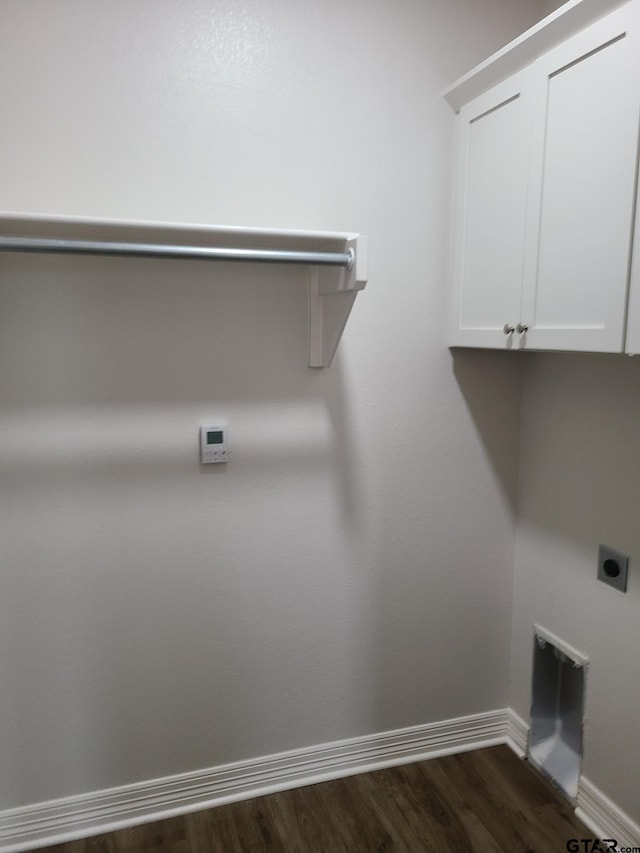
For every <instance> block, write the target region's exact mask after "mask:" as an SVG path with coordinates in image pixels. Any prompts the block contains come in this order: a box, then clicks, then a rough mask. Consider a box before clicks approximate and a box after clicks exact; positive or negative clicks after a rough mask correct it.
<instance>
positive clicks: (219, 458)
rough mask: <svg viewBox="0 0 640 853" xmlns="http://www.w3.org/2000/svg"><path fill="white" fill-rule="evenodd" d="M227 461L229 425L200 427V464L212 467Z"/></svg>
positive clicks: (204, 425) (205, 425)
mask: <svg viewBox="0 0 640 853" xmlns="http://www.w3.org/2000/svg"><path fill="white" fill-rule="evenodd" d="M227 461H228V459H227V425H226V424H203V425H202V426H201V427H200V462H201V463H202V465H211V464H213V463H216V462H227Z"/></svg>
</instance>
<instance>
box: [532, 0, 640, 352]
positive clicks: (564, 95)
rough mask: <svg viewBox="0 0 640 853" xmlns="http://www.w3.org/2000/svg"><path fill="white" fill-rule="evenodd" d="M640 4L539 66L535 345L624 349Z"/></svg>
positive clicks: (639, 94)
mask: <svg viewBox="0 0 640 853" xmlns="http://www.w3.org/2000/svg"><path fill="white" fill-rule="evenodd" d="M639 10H640V6H639V4H638V2H635V0H634V2H633V3H630V4H628V5H627V6H624V7H623V8H622V9H620V10H619V11H617V12H615V13H613V14H611V15H609V16H607V17H606V18H604V19H603V20H602V21H600V22H598V23H597V24H595V25H593V26H591V27H589V28H588V29H586V30H584V31H583V32H582V33H580V34H579V35H577V36H575V37H574V38H572V39H570V40H569V41H567V42H565V43H563V44H562V45H560V46H559V47H557V48H555V49H554V50H552V51H550V52H549V53H548V54H546V55H545V56H544V57H542V58H541V59H540V60H538V61H537V62H536V64H535V68H536V71H537V73H536V100H535V107H534V123H533V127H534V136H533V140H532V150H531V156H532V173H531V174H532V181H531V183H530V187H529V200H528V203H529V205H530V207H529V229H528V234H527V244H526V260H525V282H524V288H523V306H522V315H521V322H522V323H523V324H526V325H527V326H528V328H529V331H528V332H527V334H526V337H525V338H524V342H526V346H527V348H536V349H538V348H539V349H562V350H587V351H592V352H593V351H595V352H620V351H621V350H622V349H623V341H624V326H625V308H626V297H627V285H628V275H629V253H630V241H631V229H632V222H633V208H634V188H635V180H636V167H637V155H638V119H639V107H640V61H639V60H640V43H639V40H638V29H639V26H638V24H639V23H640V15H639ZM534 175H535V176H537V179H536V180H534V179H533V176H534Z"/></svg>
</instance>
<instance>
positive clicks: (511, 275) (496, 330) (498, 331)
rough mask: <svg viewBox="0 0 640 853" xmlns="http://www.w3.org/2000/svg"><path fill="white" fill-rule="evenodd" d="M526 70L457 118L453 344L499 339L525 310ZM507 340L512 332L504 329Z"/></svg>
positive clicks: (528, 95) (492, 344) (490, 342)
mask: <svg viewBox="0 0 640 853" xmlns="http://www.w3.org/2000/svg"><path fill="white" fill-rule="evenodd" d="M529 76H530V75H528V74H527V73H524V74H517V75H515V76H514V77H512V78H510V79H509V80H507V81H506V82H505V83H501V84H500V85H498V86H496V87H494V88H493V89H491V90H490V91H489V92H487V93H485V94H484V95H481V96H480V97H479V98H476V99H475V100H473V101H472V102H471V103H469V104H467V105H466V106H464V107H463V108H462V110H461V111H460V115H459V119H458V138H457V152H458V157H457V159H458V165H459V168H458V174H457V182H456V201H455V216H456V221H455V226H454V241H455V242H454V254H453V258H454V260H453V277H454V286H455V288H456V291H457V293H458V294H459V299H458V300H457V302H456V306H455V309H456V310H455V313H454V316H453V317H452V326H451V343H454V344H457V343H459V344H466V345H468V346H487V347H498V346H502V345H503V343H504V341H505V334H504V332H503V327H504V326H505V324H506V323H511V324H512V326H513V327H514V328H515V324H516V323H517V321H518V318H519V316H520V294H521V289H522V272H523V268H522V258H523V253H524V245H525V224H526V208H527V176H528V168H529V167H528V164H529V143H530V116H531V106H532V103H531V92H530V88H528V87H527V79H528V77H529ZM506 338H507V339H508V342H511V339H512V336H511V335H510V334H509V335H506Z"/></svg>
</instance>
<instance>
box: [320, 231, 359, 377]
mask: <svg viewBox="0 0 640 853" xmlns="http://www.w3.org/2000/svg"><path fill="white" fill-rule="evenodd" d="M345 248H346V250H347V251H349V252H351V253H352V254H353V262H352V263H351V264H350V266H348V267H346V268H344V269H335V268H327V267H310V268H309V367H329V365H330V364H331V362H332V361H333V356H334V355H335V352H336V349H337V347H338V344H339V342H340V338H341V337H342V332H343V331H344V327H345V325H346V323H347V320H348V319H349V314H350V313H351V308H352V307H353V303H354V302H355V299H356V296H357V294H358V291H359V290H363V289H364V286H365V285H366V283H367V240H366V237H364V236H363V235H359V236H358V237H354V238H353V239H349V240H347V242H346V246H345Z"/></svg>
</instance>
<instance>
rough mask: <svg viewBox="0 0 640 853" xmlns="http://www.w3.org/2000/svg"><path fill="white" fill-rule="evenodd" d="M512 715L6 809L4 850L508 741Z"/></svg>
mask: <svg viewBox="0 0 640 853" xmlns="http://www.w3.org/2000/svg"><path fill="white" fill-rule="evenodd" d="M508 718H509V712H508V711H507V710H498V711H489V712H488V713H485V714H475V715H473V716H469V717H458V718H456V719H452V720H446V721H444V722H441V723H430V724H428V725H424V726H415V727H413V728H406V729H398V730H396V731H391V732H383V733H381V734H374V735H370V736H365V737H358V738H351V739H349V740H342V741H337V742H335V743H329V744H323V745H320V746H314V747H310V748H309V749H299V750H294V751H291V752H283V753H279V754H277V755H271V756H267V757H264V758H259V759H256V760H251V761H239V762H236V763H234V764H226V765H221V766H219V767H213V768H209V769H207V770H198V771H195V772H192V773H183V774H180V775H178V776H167V777H165V778H162V779H154V780H152V781H149V782H140V783H137V784H134V785H123V786H121V787H118V788H111V789H109V790H105V791H97V792H95V793H91V794H82V795H80V796H75V797H66V798H64V799H61V800H50V801H48V802H45V803H36V804H35V805H31V806H25V807H23V808H17V809H7V810H5V811H1V812H0V853H19V851H24V850H31V849H33V848H35V847H45V846H48V845H50V844H59V843H61V842H65V841H71V840H73V839H76V838H86V837H88V836H91V835H97V834H101V833H104V832H112V831H113V830H114V829H122V828H123V827H128V826H134V825H136V824H140V823H148V822H150V821H156V820H163V819H165V818H169V817H175V816H176V815H180V814H186V813H188V812H193V811H198V810H199V809H205V808H209V807H211V806H216V805H222V804H223V803H230V802H235V801H238V800H244V799H249V798H251V797H257V796H262V795H264V794H271V793H274V792H275V791H283V790H286V789H288V788H297V787H301V786H303V785H310V784H314V783H316V782H323V781H327V780H330V779H339V778H340V777H343V776H351V775H354V774H356V773H365V772H368V771H371V770H377V769H380V768H382V767H391V766H393V765H398V764H409V763H411V762H413V761H422V760H424V759H427V758H437V757H439V756H442V755H449V754H453V753H458V752H465V751H468V750H473V749H482V748H484V747H487V746H494V745H497V744H499V743H507V742H508V739H509V737H510V735H509V734H508V732H509V731H510V724H509V719H508Z"/></svg>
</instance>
